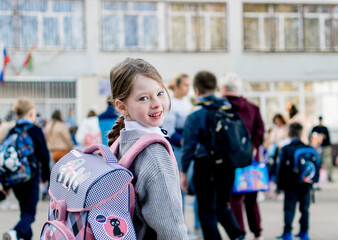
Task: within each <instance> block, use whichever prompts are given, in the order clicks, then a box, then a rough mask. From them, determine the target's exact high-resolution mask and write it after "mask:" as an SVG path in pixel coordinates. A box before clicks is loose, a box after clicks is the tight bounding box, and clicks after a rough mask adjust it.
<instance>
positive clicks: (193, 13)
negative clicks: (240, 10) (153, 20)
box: [168, 3, 226, 51]
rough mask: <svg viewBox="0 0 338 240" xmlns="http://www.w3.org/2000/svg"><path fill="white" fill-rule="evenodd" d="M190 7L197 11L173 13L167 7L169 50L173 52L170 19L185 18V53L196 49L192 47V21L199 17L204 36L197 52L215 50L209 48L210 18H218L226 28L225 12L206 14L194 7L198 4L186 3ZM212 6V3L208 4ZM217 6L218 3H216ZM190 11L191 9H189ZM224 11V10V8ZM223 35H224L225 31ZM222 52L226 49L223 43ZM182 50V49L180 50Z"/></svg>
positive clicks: (170, 8) (206, 12) (173, 11)
mask: <svg viewBox="0 0 338 240" xmlns="http://www.w3.org/2000/svg"><path fill="white" fill-rule="evenodd" d="M187 4H189V5H191V6H195V7H197V8H198V10H197V11H191V10H190V11H175V10H173V9H172V7H171V5H169V7H168V9H169V10H168V19H169V21H168V25H169V26H168V31H169V36H170V37H169V39H170V45H169V48H170V49H171V50H175V46H173V42H172V39H173V38H172V35H173V34H175V33H173V32H172V27H171V20H170V19H171V17H183V18H185V22H186V30H185V32H186V49H184V50H187V51H194V50H196V48H195V47H194V46H193V42H194V40H193V32H192V28H193V26H192V21H193V18H194V17H200V18H202V19H203V25H204V30H205V34H204V43H205V44H204V46H202V47H201V49H199V50H207V51H210V50H215V49H212V46H211V31H210V29H211V26H210V24H211V18H220V19H222V20H223V21H224V27H226V12H208V11H203V10H201V8H199V7H198V6H196V5H197V4H198V3H187ZM209 4H212V3H209ZM217 4H219V3H217ZM190 9H191V8H190ZM225 9H226V8H225ZM224 32H225V35H226V31H224ZM224 39H225V40H226V36H224ZM223 49H224V50H225V49H226V43H224V48H223ZM180 50H182V49H180Z"/></svg>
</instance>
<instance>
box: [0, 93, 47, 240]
mask: <svg viewBox="0 0 338 240" xmlns="http://www.w3.org/2000/svg"><path fill="white" fill-rule="evenodd" d="M35 109H36V107H35V104H34V103H33V102H32V100H30V99H28V98H19V99H18V100H17V101H16V102H15V104H14V105H13V110H14V112H15V114H16V116H17V122H16V125H15V126H14V128H12V129H11V130H10V131H9V133H8V134H7V137H6V138H5V140H4V142H3V143H2V145H1V146H2V147H3V146H4V144H6V146H8V148H7V150H6V153H5V154H7V153H10V158H6V157H4V158H3V157H2V158H1V162H2V163H3V164H2V165H1V168H2V170H3V169H4V168H6V169H7V170H8V169H11V168H12V169H13V168H14V166H15V165H14V164H13V162H14V159H15V157H16V156H19V158H17V159H19V160H21V159H20V157H21V156H26V160H24V161H26V162H27V163H28V164H27V166H25V167H26V169H29V171H30V172H28V170H27V172H20V173H21V174H23V175H24V176H27V179H29V180H26V179H25V180H22V182H20V180H19V179H18V178H17V176H18V175H17V174H13V175H12V176H9V177H7V178H4V175H1V176H2V177H1V178H2V184H3V185H4V187H5V189H6V190H7V191H9V190H10V188H12V190H13V192H14V195H15V197H16V198H17V199H18V201H19V205H20V220H19V222H18V223H17V224H16V226H15V227H14V228H13V229H12V230H9V231H7V232H5V233H4V234H3V239H5V240H12V239H25V240H29V239H32V236H33V232H32V228H31V224H32V223H33V222H34V220H35V214H36V207H37V203H38V200H39V182H40V178H41V180H42V182H43V183H44V184H47V182H48V179H49V174H50V170H49V152H48V149H47V144H46V140H45V137H44V135H43V132H42V130H41V128H39V127H38V126H36V125H35V124H33V122H34V121H35V117H36V115H35ZM15 134H16V136H15ZM11 139H13V141H15V140H14V139H21V140H16V142H15V145H11V143H9V142H10V141H11ZM27 150H29V153H28V154H27V155H26V153H25V151H27ZM23 166H24V165H23ZM39 166H41V174H40V169H39ZM20 169H22V168H20ZM23 175H21V176H23Z"/></svg>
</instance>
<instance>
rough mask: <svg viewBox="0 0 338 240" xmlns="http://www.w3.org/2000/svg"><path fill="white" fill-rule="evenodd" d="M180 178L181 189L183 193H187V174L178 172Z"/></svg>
mask: <svg viewBox="0 0 338 240" xmlns="http://www.w3.org/2000/svg"><path fill="white" fill-rule="evenodd" d="M180 177H181V189H182V191H183V192H184V193H186V194H187V193H188V188H189V181H188V177H187V174H186V173H184V172H180Z"/></svg>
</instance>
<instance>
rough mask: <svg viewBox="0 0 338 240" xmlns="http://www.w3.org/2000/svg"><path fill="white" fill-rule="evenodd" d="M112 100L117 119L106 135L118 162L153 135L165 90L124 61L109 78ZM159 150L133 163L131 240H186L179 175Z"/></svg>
mask: <svg viewBox="0 0 338 240" xmlns="http://www.w3.org/2000/svg"><path fill="white" fill-rule="evenodd" d="M110 83H111V90H112V99H113V103H114V105H115V108H116V110H118V111H119V112H120V113H121V114H122V116H121V117H120V118H119V119H118V120H117V121H116V123H115V125H114V127H113V129H112V131H111V132H110V133H109V135H108V138H109V143H108V144H109V146H111V145H112V144H113V143H114V141H115V140H116V139H117V138H118V137H119V144H120V145H119V151H118V156H117V158H118V159H120V158H121V157H122V155H124V154H125V153H126V152H127V151H128V149H129V148H130V147H131V146H132V145H133V144H134V143H135V142H136V141H137V140H138V139H139V138H140V137H142V136H143V135H145V134H147V133H158V134H161V135H164V134H163V133H162V131H161V129H160V128H159V126H161V125H162V123H163V118H164V114H165V112H166V110H167V107H168V103H167V101H168V100H167V99H168V98H167V96H169V95H167V94H168V93H167V90H166V88H165V87H164V85H163V83H162V79H161V76H160V74H159V73H158V72H157V70H156V69H155V68H154V67H153V66H152V65H151V64H149V63H148V62H146V61H144V60H142V59H132V58H127V59H126V60H125V61H123V62H122V63H120V64H118V65H117V66H115V67H114V68H113V69H112V70H111V72H110ZM175 164H176V162H173V161H172V160H171V159H170V157H169V153H168V151H167V149H166V148H165V147H164V146H163V145H162V144H158V143H155V144H151V145H149V146H148V147H146V148H145V149H144V150H143V151H142V152H141V153H140V154H139V155H138V156H137V157H136V158H135V160H134V162H133V164H132V165H131V166H130V168H129V170H130V171H131V172H132V173H133V175H134V180H133V185H134V187H135V212H134V217H133V223H134V227H135V231H136V236H137V239H188V236H187V227H186V225H185V223H184V217H183V212H182V197H181V190H180V186H179V172H178V169H177V166H176V165H175Z"/></svg>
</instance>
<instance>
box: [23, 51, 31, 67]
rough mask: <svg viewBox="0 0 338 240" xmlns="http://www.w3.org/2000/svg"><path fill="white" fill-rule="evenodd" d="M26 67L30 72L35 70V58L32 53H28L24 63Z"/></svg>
mask: <svg viewBox="0 0 338 240" xmlns="http://www.w3.org/2000/svg"><path fill="white" fill-rule="evenodd" d="M23 66H24V67H27V69H28V70H29V71H32V70H33V57H32V54H31V52H29V53H28V55H27V57H26V60H25V62H24V63H23Z"/></svg>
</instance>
